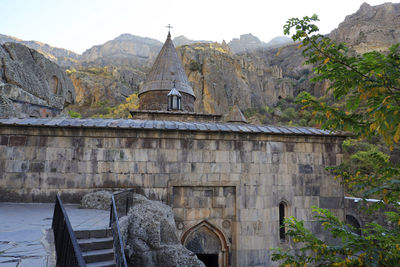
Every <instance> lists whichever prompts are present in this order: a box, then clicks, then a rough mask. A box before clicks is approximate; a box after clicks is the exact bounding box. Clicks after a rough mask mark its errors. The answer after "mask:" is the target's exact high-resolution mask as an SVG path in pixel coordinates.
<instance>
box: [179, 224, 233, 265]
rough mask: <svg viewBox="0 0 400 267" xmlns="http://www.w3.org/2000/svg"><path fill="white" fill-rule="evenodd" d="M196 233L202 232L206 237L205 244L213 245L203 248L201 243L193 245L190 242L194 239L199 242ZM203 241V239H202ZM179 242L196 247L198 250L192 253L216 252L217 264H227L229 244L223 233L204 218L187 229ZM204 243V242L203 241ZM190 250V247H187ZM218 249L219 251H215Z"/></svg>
mask: <svg viewBox="0 0 400 267" xmlns="http://www.w3.org/2000/svg"><path fill="white" fill-rule="evenodd" d="M196 233H202V236H203V237H204V236H205V237H206V238H208V239H209V240H208V241H209V242H206V243H207V244H211V245H212V246H213V247H212V248H210V249H206V248H203V247H202V245H204V244H198V247H196V245H195V246H193V244H192V243H191V242H195V241H194V240H195V239H196V241H197V242H201V241H200V240H199V239H201V238H197V237H196ZM203 241H204V240H203ZM216 241H218V243H219V244H216ZM181 243H182V244H183V245H184V246H185V247H186V248H188V245H189V246H191V247H192V248H193V247H196V248H197V249H198V251H193V250H192V251H193V252H194V253H196V254H198V253H205V254H208V253H211V254H218V265H219V266H229V265H228V259H229V244H228V242H227V238H226V237H225V235H224V233H223V232H222V231H221V230H220V229H218V228H217V227H216V226H214V225H212V224H211V223H209V222H208V221H206V220H204V221H202V222H200V223H198V224H196V225H194V226H193V227H191V228H190V229H188V230H187V231H186V232H185V233H184V234H183V235H182V238H181ZM203 243H204V242H203ZM188 249H189V250H190V248H188ZM216 249H218V250H219V251H216Z"/></svg>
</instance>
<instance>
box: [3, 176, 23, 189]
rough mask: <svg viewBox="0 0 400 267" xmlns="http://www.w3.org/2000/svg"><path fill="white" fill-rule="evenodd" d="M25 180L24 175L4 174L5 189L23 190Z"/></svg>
mask: <svg viewBox="0 0 400 267" xmlns="http://www.w3.org/2000/svg"><path fill="white" fill-rule="evenodd" d="M26 178H27V174H26V173H7V174H5V180H6V187H7V188H8V189H11V188H24V187H25V181H26ZM3 179H4V178H3Z"/></svg>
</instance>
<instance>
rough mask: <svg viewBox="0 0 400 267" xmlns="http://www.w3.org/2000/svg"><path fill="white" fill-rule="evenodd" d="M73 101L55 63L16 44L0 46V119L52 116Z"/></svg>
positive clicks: (71, 91)
mask: <svg viewBox="0 0 400 267" xmlns="http://www.w3.org/2000/svg"><path fill="white" fill-rule="evenodd" d="M74 101H75V90H74V86H73V85H72V83H71V81H70V79H68V77H67V75H66V74H65V72H64V71H63V70H62V69H61V68H60V67H59V66H58V65H57V64H56V63H54V62H52V61H50V60H48V59H47V58H45V57H44V56H43V55H42V54H41V53H39V52H37V51H36V50H34V49H31V48H28V47H26V46H24V45H22V44H19V43H5V44H3V45H0V117H13V116H18V117H54V116H57V115H59V113H60V112H61V111H62V110H63V109H64V108H65V107H66V106H67V105H68V104H71V103H73V102H74Z"/></svg>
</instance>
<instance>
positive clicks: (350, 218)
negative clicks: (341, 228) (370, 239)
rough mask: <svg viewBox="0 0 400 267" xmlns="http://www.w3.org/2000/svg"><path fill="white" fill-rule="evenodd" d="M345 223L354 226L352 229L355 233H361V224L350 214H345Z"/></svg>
mask: <svg viewBox="0 0 400 267" xmlns="http://www.w3.org/2000/svg"><path fill="white" fill-rule="evenodd" d="M346 224H350V225H351V226H353V227H354V228H353V229H352V231H353V232H354V233H355V234H357V235H361V225H360V223H359V222H358V220H357V219H356V218H355V217H354V216H353V215H350V214H347V215H346Z"/></svg>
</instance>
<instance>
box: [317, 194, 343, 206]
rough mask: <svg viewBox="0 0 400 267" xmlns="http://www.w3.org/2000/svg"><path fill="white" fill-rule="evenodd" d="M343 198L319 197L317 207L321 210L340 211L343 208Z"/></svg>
mask: <svg viewBox="0 0 400 267" xmlns="http://www.w3.org/2000/svg"><path fill="white" fill-rule="evenodd" d="M343 201H344V200H343V197H324V196H320V197H319V207H320V208H323V209H341V208H343V207H344V202H343Z"/></svg>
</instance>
